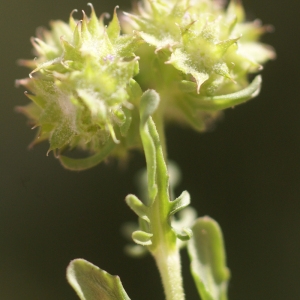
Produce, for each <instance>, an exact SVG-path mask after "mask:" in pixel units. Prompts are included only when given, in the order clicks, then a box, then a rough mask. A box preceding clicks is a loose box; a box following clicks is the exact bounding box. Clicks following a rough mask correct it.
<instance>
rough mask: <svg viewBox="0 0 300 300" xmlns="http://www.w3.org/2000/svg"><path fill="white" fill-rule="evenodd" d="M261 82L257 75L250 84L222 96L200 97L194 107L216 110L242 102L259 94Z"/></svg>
mask: <svg viewBox="0 0 300 300" xmlns="http://www.w3.org/2000/svg"><path fill="white" fill-rule="evenodd" d="M261 82H262V78H261V76H260V75H258V76H256V77H255V78H254V79H253V81H252V82H251V84H250V85H248V86H247V87H246V88H244V89H243V90H240V91H238V92H235V93H232V94H227V95H222V96H214V97H204V98H201V100H202V101H198V102H197V104H196V105H195V106H196V107H195V108H198V109H200V110H203V111H217V110H222V109H226V108H229V107H233V106H235V105H238V104H241V103H244V102H246V101H248V100H250V99H252V98H254V97H256V96H257V95H258V94H259V92H260V88H261ZM199 100H200V99H199Z"/></svg>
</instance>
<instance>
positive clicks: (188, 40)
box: [125, 0, 275, 130]
mask: <svg viewBox="0 0 300 300" xmlns="http://www.w3.org/2000/svg"><path fill="white" fill-rule="evenodd" d="M125 21H126V22H127V23H128V24H130V26H128V25H127V28H128V29H127V30H130V28H134V29H135V30H136V31H137V32H138V34H139V36H140V37H141V38H142V39H143V40H144V41H145V42H146V43H147V44H148V46H150V47H152V50H149V47H144V49H141V50H140V52H139V55H140V56H141V57H144V56H145V57H148V60H142V61H141V64H140V76H139V79H140V81H141V84H142V85H143V86H151V87H155V88H156V89H157V90H158V91H159V92H160V94H161V96H163V98H164V100H163V103H164V104H165V109H166V110H167V111H169V113H168V116H169V117H170V118H176V117H179V119H184V120H185V121H188V122H189V123H190V124H191V125H193V126H194V127H195V128H197V129H199V130H202V129H203V126H204V125H205V124H203V122H201V121H203V120H201V119H203V118H205V115H206V117H208V116H209V115H211V116H213V115H215V114H216V113H215V111H217V110H218V109H215V107H214V106H213V105H212V107H210V106H209V103H208V102H207V101H209V99H210V100H212V98H213V97H215V96H220V95H226V94H229V93H234V92H237V91H239V90H242V89H244V88H245V87H247V86H248V85H249V81H248V75H249V73H255V72H257V71H259V70H261V69H262V64H263V63H265V62H266V61H267V60H269V59H272V58H274V56H275V53H274V51H273V49H272V48H271V47H270V46H267V45H264V44H262V43H259V42H258V39H259V38H260V36H261V35H262V34H263V33H264V32H266V31H267V30H268V29H269V28H270V27H268V26H265V27H263V26H261V24H260V22H259V21H257V20H256V21H254V22H246V21H245V13H244V10H243V7H242V5H241V3H240V1H238V0H231V1H230V3H229V5H228V7H227V8H225V7H224V1H217V0H215V1H214V0H201V1H199V0H168V1H166V0H157V1H148V0H142V1H140V2H139V5H138V6H137V7H136V9H135V10H134V11H133V13H132V14H126V18H125ZM144 52H145V53H146V54H144ZM149 52H152V53H153V52H155V55H154V54H153V55H152V56H151V55H149ZM170 66H173V68H170ZM151 68H152V69H153V70H154V71H156V75H154V76H152V77H151V76H146V75H145V73H146V72H147V73H148V70H149V69H151ZM166 74H167V76H166ZM170 86H171V88H170ZM204 99H206V100H207V101H204V102H203V100H204ZM205 102H206V103H205ZM211 104H214V103H213V101H211ZM208 111H210V112H209V113H208ZM213 111H214V112H213ZM204 112H206V113H204Z"/></svg>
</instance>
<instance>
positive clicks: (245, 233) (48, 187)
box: [0, 0, 300, 300]
mask: <svg viewBox="0 0 300 300" xmlns="http://www.w3.org/2000/svg"><path fill="white" fill-rule="evenodd" d="M243 2H244V5H245V7H246V9H247V12H248V18H249V19H255V18H260V19H262V20H263V22H264V24H273V25H274V27H275V29H276V30H275V32H274V33H272V34H268V35H266V36H264V39H263V40H264V42H266V43H269V44H271V45H273V46H274V47H275V48H276V51H277V55H278V58H277V60H276V61H272V62H270V63H268V64H267V65H266V67H265V70H264V71H263V88H262V91H261V94H260V95H259V97H258V98H256V99H255V100H253V101H251V102H249V103H248V104H246V105H242V106H239V107H236V108H235V109H230V110H228V111H226V113H225V118H223V120H222V121H221V122H219V124H218V125H217V126H216V128H215V129H214V131H212V132H209V133H205V134H202V135H200V134H198V133H195V132H193V131H191V130H189V129H184V128H179V127H172V128H169V129H168V132H167V134H168V147H169V156H170V158H171V159H173V160H175V161H176V162H177V163H178V164H179V165H180V166H181V170H182V175H183V179H182V182H181V185H180V187H179V189H178V191H177V193H180V192H181V191H182V190H183V189H186V190H188V191H189V192H190V194H191V196H192V205H193V206H194V207H196V208H197V210H198V213H199V215H210V216H211V217H213V218H215V219H216V220H218V222H219V223H220V224H221V226H222V229H223V232H224V236H225V242H226V249H227V255H228V265H229V267H230V269H231V272H232V279H231V282H230V286H229V296H230V299H231V300H241V299H242V300H260V299H261V300H266V299H272V300H283V299H284V300H296V299H300V292H299V280H300V99H299V92H298V91H299V86H300V74H299V73H300V71H299V68H300V61H299V55H300V49H299V46H300V45H299V43H300V36H299V9H300V2H299V1H296V0H292V1H288V2H286V3H284V2H283V1H282V0H273V1H269V0H251V1H250V0H244V1H243ZM93 4H94V6H95V8H96V12H97V13H98V14H100V13H102V12H104V11H107V12H112V10H113V8H114V6H115V5H117V4H118V5H120V9H121V10H126V9H127V8H128V7H129V4H130V2H129V1H118V0H111V1H102V3H101V2H100V1H96V2H94V3H93ZM73 8H77V9H79V10H81V9H85V10H87V11H88V10H89V8H88V7H87V6H86V0H72V1H71V0H64V1H61V0H51V1H38V0H26V1H25V0H10V1H4V0H0V12H1V18H0V25H1V26H0V28H1V30H0V42H1V44H0V53H1V55H0V59H1V60H0V71H1V81H0V95H1V96H0V98H1V101H0V114H1V116H0V130H1V135H0V136H1V142H0V170H1V173H0V174H1V175H0V176H1V177H0V178H1V180H0V299H1V300H50V299H51V300H53V299H55V300H58V299H59V300H66V299H74V300H75V299H77V296H76V295H75V293H74V292H73V290H72V289H71V288H70V287H69V286H68V284H67V282H66V280H65V268H66V266H67V265H68V263H69V261H70V260H71V259H74V258H77V257H82V258H85V259H87V260H89V261H91V262H93V263H94V264H96V265H98V266H100V267H101V268H103V269H105V270H107V271H108V272H110V273H111V274H118V275H120V277H121V279H122V282H123V285H124V287H125V289H126V290H127V292H128V294H129V296H130V297H131V299H133V300H134V299H140V300H141V299H143V300H153V299H158V300H160V299H161V300H162V299H164V296H163V292H162V288H161V284H160V279H159V275H158V272H157V270H156V267H155V265H154V263H153V260H152V258H151V257H150V256H148V257H145V258H142V259H132V258H130V257H127V256H126V255H125V254H124V252H123V248H124V246H125V245H126V243H127V242H126V241H125V240H124V239H123V238H122V236H121V234H120V227H121V225H122V224H123V223H124V222H126V221H129V220H131V221H134V220H135V219H136V218H135V215H134V214H133V213H132V212H131V211H130V210H129V208H128V207H127V206H126V205H125V202H124V197H125V196H126V195H127V194H128V193H136V192H137V190H136V187H135V186H134V184H133V180H132V178H133V176H134V174H135V173H136V172H137V170H139V169H140V168H142V167H143V166H144V159H143V157H142V156H141V155H140V154H138V153H133V154H132V159H131V161H130V163H129V165H128V168H126V169H121V170H120V168H119V167H118V164H117V163H114V162H113V163H111V164H110V165H105V164H102V165H100V166H98V167H96V168H94V169H92V170H89V171H86V172H81V173H76V172H75V173H72V172H69V171H66V170H64V169H63V168H62V167H61V166H60V164H59V162H58V161H57V160H55V159H54V158H53V156H52V155H50V156H49V157H46V151H47V147H48V145H47V143H44V144H42V145H39V146H37V147H35V148H34V149H33V150H30V151H29V150H27V145H28V144H29V142H30V141H31V140H32V139H33V137H34V134H35V133H34V132H33V131H31V130H30V128H29V127H27V126H26V119H25V117H23V116H22V115H19V114H17V113H15V112H14V107H15V106H16V105H23V104H25V103H27V102H28V100H27V98H26V97H25V96H24V95H23V89H22V88H19V89H16V88H15V87H14V80H15V79H17V78H24V77H26V76H28V70H27V69H25V68H21V67H18V66H17V65H16V61H17V59H19V58H31V57H32V55H31V48H32V47H31V44H30V42H29V38H30V37H31V36H33V35H34V34H35V29H36V27H38V26H40V25H43V26H47V25H48V22H49V21H50V20H51V19H63V20H65V21H67V20H68V16H69V13H70V11H71V10H72V9H73ZM183 264H184V270H183V271H184V276H185V286H186V294H187V299H190V300H192V299H197V294H196V291H195V288H194V283H193V281H192V278H191V277H189V267H188V265H189V263H188V259H187V255H186V253H185V252H184V253H183Z"/></svg>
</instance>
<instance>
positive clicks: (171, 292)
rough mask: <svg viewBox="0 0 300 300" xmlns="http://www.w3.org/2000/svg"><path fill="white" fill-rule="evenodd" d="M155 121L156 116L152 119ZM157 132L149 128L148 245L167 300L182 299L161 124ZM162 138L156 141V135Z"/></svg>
mask: <svg viewBox="0 0 300 300" xmlns="http://www.w3.org/2000/svg"><path fill="white" fill-rule="evenodd" d="M156 117H157V116H156ZM156 121H157V123H158V124H159V129H158V128H155V126H154V123H153V127H152V126H151V125H150V124H149V125H150V126H149V130H150V131H151V132H152V136H156V140H155V141H154V142H155V144H156V149H157V153H156V161H157V187H158V193H157V197H156V199H155V201H154V203H153V206H152V209H151V215H150V220H151V224H152V228H151V229H152V233H153V238H152V245H151V246H150V247H149V250H150V251H151V253H152V255H153V256H154V258H155V260H156V264H157V266H158V269H159V272H160V275H161V278H162V282H163V286H164V290H165V295H166V299H167V300H183V299H185V296H184V291H183V284H182V283H183V281H182V275H181V262H180V254H179V248H178V246H177V244H176V240H177V237H176V234H175V232H174V231H173V229H172V227H171V225H170V220H169V218H170V216H169V209H168V208H169V201H170V200H169V182H168V175H167V167H166V163H165V156H166V154H165V153H163V149H166V146H165V145H164V144H165V139H164V132H163V130H164V128H163V122H162V121H158V120H157V119H156ZM157 123H156V125H157ZM157 131H159V133H160V134H162V135H163V139H160V135H158V132H157Z"/></svg>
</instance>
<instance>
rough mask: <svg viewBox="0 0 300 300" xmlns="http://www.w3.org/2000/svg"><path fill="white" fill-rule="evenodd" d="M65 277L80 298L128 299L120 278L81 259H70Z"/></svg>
mask: <svg viewBox="0 0 300 300" xmlns="http://www.w3.org/2000/svg"><path fill="white" fill-rule="evenodd" d="M67 279H68V282H69V283H70V285H71V286H72V287H73V289H74V290H75V291H76V293H77V295H78V296H79V298H80V299H81V300H100V299H101V300H130V298H129V297H128V295H127V293H126V292H125V290H124V288H123V286H122V283H121V281H120V278H119V277H118V276H112V275H110V274H109V273H107V272H106V271H104V270H101V269H100V268H98V267H96V266H95V265H93V264H91V263H90V262H88V261H86V260H83V259H75V260H73V261H71V263H70V264H69V266H68V268H67Z"/></svg>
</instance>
